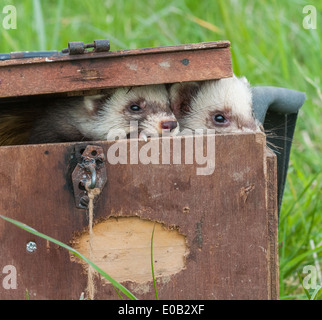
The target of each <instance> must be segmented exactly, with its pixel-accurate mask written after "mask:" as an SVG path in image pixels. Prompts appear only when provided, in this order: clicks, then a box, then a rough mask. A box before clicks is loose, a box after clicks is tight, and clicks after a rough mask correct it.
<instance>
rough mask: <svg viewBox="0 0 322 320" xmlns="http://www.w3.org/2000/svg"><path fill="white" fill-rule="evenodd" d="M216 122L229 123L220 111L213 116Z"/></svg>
mask: <svg viewBox="0 0 322 320" xmlns="http://www.w3.org/2000/svg"><path fill="white" fill-rule="evenodd" d="M213 119H214V122H215V123H216V124H224V123H227V119H226V118H225V117H224V116H223V115H222V114H220V113H217V114H215V115H214V116H213Z"/></svg>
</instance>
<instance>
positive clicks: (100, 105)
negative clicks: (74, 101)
mask: <svg viewBox="0 0 322 320" xmlns="http://www.w3.org/2000/svg"><path fill="white" fill-rule="evenodd" d="M85 106H86V108H87V109H88V110H89V111H90V113H91V114H92V119H93V121H91V122H90V121H88V122H87V123H86V124H85V127H84V130H85V131H86V132H87V134H85V135H91V138H92V139H94V140H104V139H109V138H110V137H112V136H114V135H115V132H117V131H118V130H120V129H121V130H123V132H125V133H126V135H127V136H128V137H129V136H130V134H131V133H132V131H133V130H136V131H138V134H139V137H142V138H144V139H146V137H147V136H158V135H161V133H162V132H163V130H167V132H169V133H170V135H176V134H177V133H178V132H179V124H178V122H177V120H176V118H175V116H174V114H173V112H172V111H171V109H170V100H169V93H168V91H167V89H166V87H165V86H164V85H151V86H141V87H123V88H118V89H114V90H112V91H111V93H110V94H109V95H107V96H94V97H87V98H85ZM130 124H131V125H130ZM133 124H136V125H135V126H133Z"/></svg>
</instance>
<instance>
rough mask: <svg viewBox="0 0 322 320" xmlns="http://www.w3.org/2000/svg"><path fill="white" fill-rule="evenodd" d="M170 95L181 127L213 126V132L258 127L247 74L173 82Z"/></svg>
mask: <svg viewBox="0 0 322 320" xmlns="http://www.w3.org/2000/svg"><path fill="white" fill-rule="evenodd" d="M170 98H171V105H172V109H173V111H174V114H175V115H176V117H177V119H178V121H179V123H180V127H181V129H186V128H187V129H191V130H195V129H215V132H216V133H231V132H254V131H255V132H256V131H261V129H260V123H259V121H258V120H256V119H255V118H254V116H253V113H252V96H251V90H250V86H249V83H248V81H247V80H246V78H237V77H235V76H234V77H232V78H225V79H220V80H211V81H204V82H187V83H183V84H174V85H173V86H172V87H171V90H170Z"/></svg>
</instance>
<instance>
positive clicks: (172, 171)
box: [0, 42, 278, 299]
mask: <svg viewBox="0 0 322 320" xmlns="http://www.w3.org/2000/svg"><path fill="white" fill-rule="evenodd" d="M231 75H232V69H231V60H230V47H229V42H213V43H201V44H194V45H182V46H175V47H165V48H152V49H140V50H129V51H120V52H108V53H86V54H83V55H76V56H64V57H52V58H32V59H22V60H8V61H4V62H1V63H0V97H1V101H8V102H12V101H15V99H18V98H19V99H27V100H28V101H29V100H32V99H34V98H35V99H39V98H41V97H42V96H48V95H54V96H57V95H68V96H70V95H79V94H87V93H93V92H99V91H100V90H103V89H104V88H108V87H118V86H135V85H147V84H157V83H173V82H181V81H192V80H194V81H202V80H208V79H219V78H223V77H229V76H231ZM44 79H46V80H45V81H44ZM189 139H190V143H195V144H196V143H197V138H189ZM189 139H188V140H189ZM152 140H153V143H154V144H153V146H154V147H156V148H158V150H159V161H158V163H153V164H152V163H150V164H143V163H137V164H111V163H108V162H106V163H105V168H106V178H107V182H106V185H105V186H104V188H103V189H102V191H101V194H100V195H99V198H98V199H97V201H96V202H95V206H94V221H95V224H94V227H93V233H94V236H93V246H92V250H91V252H89V247H88V241H89V235H88V224H89V221H88V212H87V211H88V210H87V209H84V208H79V207H77V206H76V204H77V201H75V195H74V190H75V185H74V186H73V182H72V178H73V174H72V172H73V171H74V169H75V167H76V165H77V161H78V160H77V159H79V158H80V155H81V152H83V151H84V149H85V148H86V146H88V145H92V146H93V147H92V148H94V149H96V150H97V148H102V150H103V151H102V152H103V153H104V154H105V155H106V154H107V152H108V150H110V148H111V147H112V146H113V144H114V142H108V141H95V142H87V143H84V142H79V143H59V144H48V145H19V146H4V147H1V148H0V179H1V184H0V197H1V200H0V214H1V215H3V216H7V217H10V218H13V219H16V220H18V221H21V222H23V223H25V224H27V225H29V226H31V227H33V228H35V229H36V230H38V231H40V232H42V233H44V234H46V235H48V236H51V237H53V238H55V239H57V240H60V241H62V242H64V243H66V244H69V245H72V246H73V247H74V248H75V249H76V250H79V251H80V252H81V253H83V254H84V255H85V256H87V257H89V256H90V257H91V259H92V261H93V262H94V263H96V264H97V265H98V266H100V267H101V268H102V269H104V271H106V272H107V273H108V274H109V275H110V276H112V277H113V278H114V279H115V280H117V281H119V282H121V283H122V284H123V285H124V286H125V287H126V288H128V289H129V290H130V291H131V292H132V293H133V294H134V295H135V296H136V297H137V298H139V299H155V294H154V288H153V281H152V274H151V262H150V260H151V249H150V246H151V236H152V231H153V228H155V231H154V238H153V264H154V269H155V277H156V285H157V289H158V295H159V298H160V299H278V256H277V203H276V159H275V155H273V154H272V153H271V152H270V151H269V150H268V149H267V148H266V139H265V135H264V134H260V133H257V134H230V135H218V136H215V137H214V138H213V140H209V141H210V142H209V141H208V137H203V139H202V141H199V143H201V144H202V145H203V147H204V148H205V149H206V146H207V148H209V147H213V149H214V150H215V156H214V159H213V161H212V164H213V166H212V169H213V170H212V171H211V172H210V173H209V174H203V175H202V174H198V169H200V168H201V167H204V165H201V164H200V162H198V159H197V157H196V154H195V153H193V157H192V161H190V162H188V163H186V162H184V161H182V162H180V161H178V159H176V161H174V147H175V146H176V147H177V148H179V149H176V152H178V150H180V152H181V155H182V156H183V155H184V154H185V149H186V145H185V142H184V139H183V138H179V137H174V138H168V139H167V140H165V141H164V140H161V139H157V138H156V139H152ZM152 140H151V141H150V142H148V143H152ZM188 140H187V141H188ZM123 143H124V147H125V149H126V152H127V155H128V158H129V157H130V153H131V150H133V144H134V145H135V144H136V147H137V148H138V149H139V150H141V148H142V147H144V145H146V143H145V142H143V141H136V140H135V141H133V140H128V141H125V142H123ZM176 154H177V153H176ZM165 159H166V160H169V161H165ZM181 159H183V157H182V158H181ZM76 189H77V187H76ZM31 244H32V245H33V246H34V247H33V249H32V250H29V249H30V245H31ZM27 249H28V250H29V251H28V250H27ZM30 251H31V252H30ZM8 266H13V267H14V270H15V271H16V278H15V279H13V280H16V287H15V288H14V287H13V286H11V287H10V286H9V287H8V286H5V285H4V284H5V283H6V279H7V277H8V276H9V272H8V270H9V269H10V268H9V269H8V268H7V267H8ZM0 271H2V273H0V279H1V280H3V281H2V286H0V299H26V290H27V291H28V294H29V298H30V299H79V298H80V296H81V294H82V292H85V291H86V287H87V266H86V265H84V264H83V263H82V262H81V261H80V260H79V259H78V258H75V257H74V256H73V255H71V254H70V253H69V252H68V251H67V250H66V249H64V248H62V247H60V246H57V245H55V244H53V243H51V242H49V241H46V240H44V239H42V238H39V237H36V236H34V235H32V234H30V233H27V232H26V231H24V230H21V229H19V228H17V227H16V226H14V225H12V224H10V223H8V222H6V221H4V220H2V219H0ZM1 277H2V278H1ZM94 283H95V299H119V297H118V295H117V294H116V292H115V290H114V288H113V286H112V285H111V284H110V283H108V282H107V281H106V280H104V279H102V278H101V277H100V276H99V275H95V277H94Z"/></svg>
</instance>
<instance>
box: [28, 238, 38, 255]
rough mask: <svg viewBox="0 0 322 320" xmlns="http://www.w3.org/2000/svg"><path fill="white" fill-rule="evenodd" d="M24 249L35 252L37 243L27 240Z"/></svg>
mask: <svg viewBox="0 0 322 320" xmlns="http://www.w3.org/2000/svg"><path fill="white" fill-rule="evenodd" d="M26 250H27V251H28V252H31V253H32V252H35V251H36V250H37V244H36V242H34V241H29V242H28V243H27V245H26Z"/></svg>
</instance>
